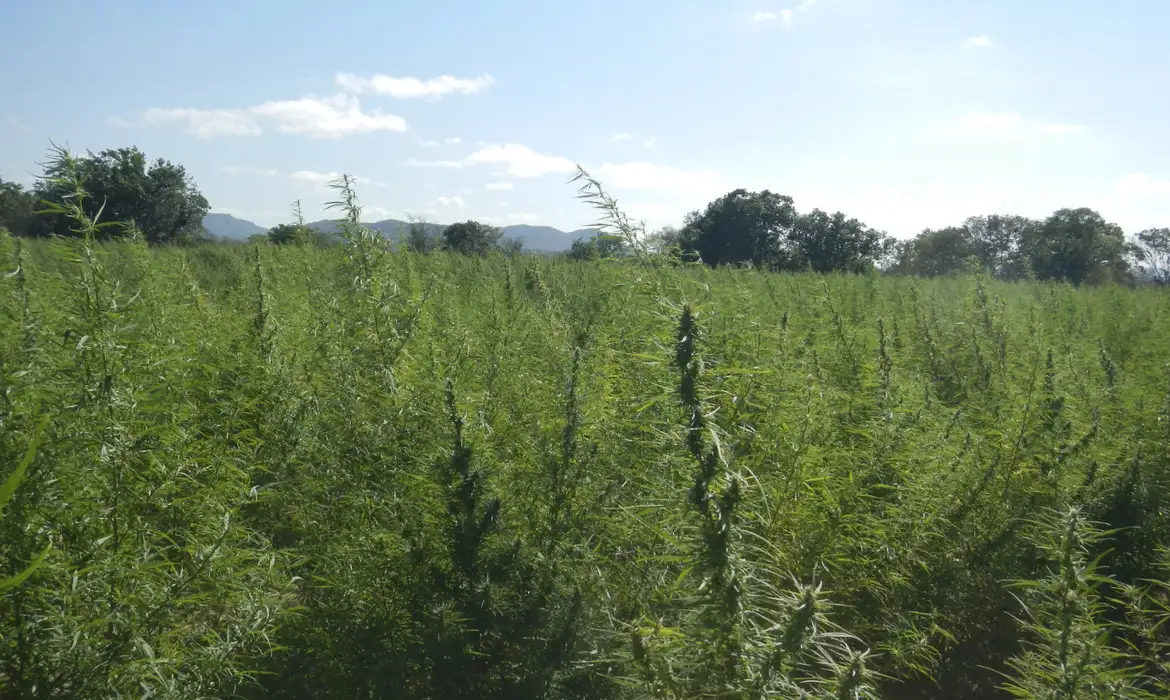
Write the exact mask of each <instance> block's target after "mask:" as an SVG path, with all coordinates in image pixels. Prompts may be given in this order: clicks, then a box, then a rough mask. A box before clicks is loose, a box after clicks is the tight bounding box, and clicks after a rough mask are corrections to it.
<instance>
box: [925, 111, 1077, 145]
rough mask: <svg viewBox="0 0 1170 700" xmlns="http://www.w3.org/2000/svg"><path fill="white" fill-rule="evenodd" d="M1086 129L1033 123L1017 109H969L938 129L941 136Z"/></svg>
mask: <svg viewBox="0 0 1170 700" xmlns="http://www.w3.org/2000/svg"><path fill="white" fill-rule="evenodd" d="M1085 131H1087V128H1086V127H1085V126H1084V125H1081V124H1068V123H1058V122H1037V121H1032V120H1029V119H1025V118H1024V116H1023V115H1022V114H1020V113H1019V112H985V111H982V110H973V111H971V112H967V113H966V114H964V115H962V116H960V117H959V118H957V119H955V120H953V121H952V122H950V123H949V124H945V125H943V126H942V127H940V128H939V129H938V133H939V134H940V135H943V136H950V137H960V138H971V137H975V138H988V137H990V138H1019V137H1024V136H1029V135H1033V134H1047V135H1067V134H1081V133H1084V132H1085Z"/></svg>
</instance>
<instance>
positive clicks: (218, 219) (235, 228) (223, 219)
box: [203, 214, 268, 241]
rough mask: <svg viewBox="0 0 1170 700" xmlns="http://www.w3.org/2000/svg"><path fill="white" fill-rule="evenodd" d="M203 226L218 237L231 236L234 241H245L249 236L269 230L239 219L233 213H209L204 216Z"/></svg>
mask: <svg viewBox="0 0 1170 700" xmlns="http://www.w3.org/2000/svg"><path fill="white" fill-rule="evenodd" d="M203 228H205V229H206V230H207V232H208V233H210V234H211V235H212V236H214V237H216V238H229V239H231V240H233V241H244V240H247V239H248V236H254V235H256V234H257V233H265V232H267V231H268V229H266V228H264V227H262V226H257V225H256V224H254V223H252V222H251V221H244V220H243V219H237V218H236V217H234V216H232V215H231V214H208V215H207V216H205V217H203Z"/></svg>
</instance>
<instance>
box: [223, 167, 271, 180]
mask: <svg viewBox="0 0 1170 700" xmlns="http://www.w3.org/2000/svg"><path fill="white" fill-rule="evenodd" d="M223 171H224V172H225V173H229V174H231V175H266V176H268V177H276V176H277V175H279V174H280V171H279V170H274V169H273V168H237V167H236V166H234V165H229V166H228V167H226V168H224V169H223Z"/></svg>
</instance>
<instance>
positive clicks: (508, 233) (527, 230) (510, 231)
mask: <svg viewBox="0 0 1170 700" xmlns="http://www.w3.org/2000/svg"><path fill="white" fill-rule="evenodd" d="M364 225H365V226H366V227H368V228H371V229H373V230H375V231H379V232H381V233H382V235H384V236H387V237H392V238H401V237H402V236H403V235H404V234H405V233H406V231H408V230H409V228H410V223H409V222H407V221H401V220H399V219H383V220H381V221H372V222H365V223H364ZM448 225H449V224H435V223H428V224H427V226H428V227H431V228H430V229H429V231H433V232H434V233H439V232H441V231H442V230H443V229H444V228H446V227H447V226H448ZM306 226H308V227H309V228H311V229H313V230H315V231H320V232H322V233H330V234H335V233H337V231H338V228H339V227H338V222H337V221H336V220H332V219H322V220H321V221H313V222H311V223H308V224H306ZM203 228H204V229H206V230H207V232H208V233H209V234H211V235H212V236H213V237H215V238H221V239H227V240H234V241H243V240H247V239H248V238H249V237H250V236H254V235H256V234H262V233H266V232H267V231H268V229H266V228H264V227H262V226H260V225H258V224H255V223H253V222H251V221H248V220H246V219H241V218H239V217H236V216H232V215H231V214H223V213H212V214H208V215H207V216H205V217H203ZM500 230H501V231H503V234H504V235H503V237H504V238H514V239H517V240H519V241H520V242H521V243H523V244H524V248H525V249H527V250H534V251H547V252H559V251H565V250H568V249H569V248H570V247H572V245H573V242H574V241H577V240H580V239H584V238H591V237H593V236H596V235H597V229H593V228H580V229H577V230H575V231H562V230H560V229H558V228H554V227H552V226H539V225H531V224H513V225H511V226H503V227H501V228H500Z"/></svg>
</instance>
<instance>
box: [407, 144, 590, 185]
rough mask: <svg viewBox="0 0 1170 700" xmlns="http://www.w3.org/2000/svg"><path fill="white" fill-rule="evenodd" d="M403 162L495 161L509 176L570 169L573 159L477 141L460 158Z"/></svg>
mask: <svg viewBox="0 0 1170 700" xmlns="http://www.w3.org/2000/svg"><path fill="white" fill-rule="evenodd" d="M406 165H410V166H415V167H426V168H454V169H460V168H466V167H471V166H475V165H497V166H501V167H503V168H504V171H505V172H506V173H507V174H508V175H511V176H512V177H523V178H530V177H541V176H543V175H549V174H553V173H562V174H564V173H571V172H572V171H573V169H574V168H575V167H576V166H575V165H574V164H573V161H571V160H569V159H568V158H561V157H559V156H548V155H544V154H541V153H537V152H536V151H534V150H532V149H531V148H529V147H527V146H522V145H520V144H517V143H506V144H480V148H479V150H478V151H475V152H474V153H472V154H471V155H469V156H467V157H466V158H463V159H462V160H420V159H417V158H411V159H409V160H407V161H406Z"/></svg>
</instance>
